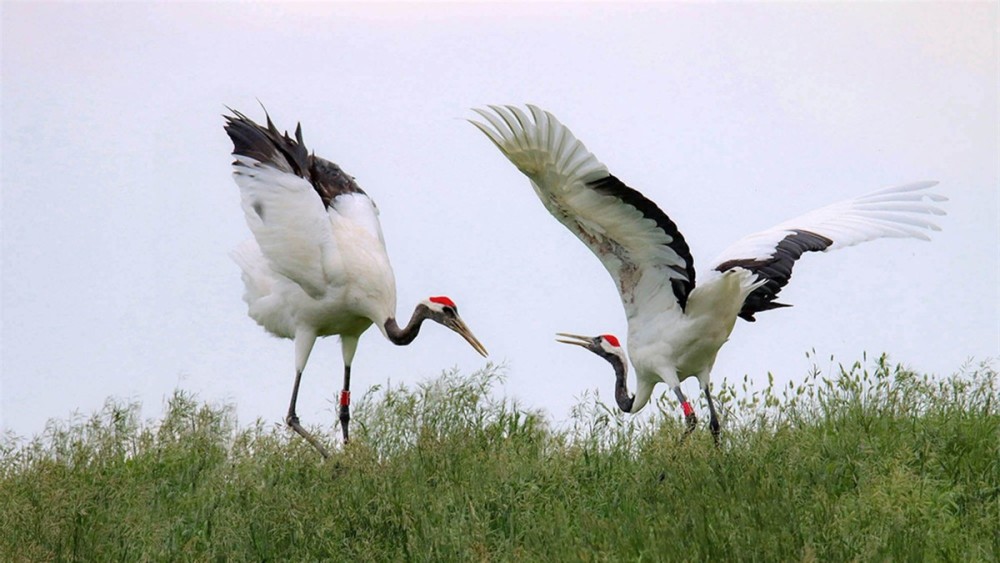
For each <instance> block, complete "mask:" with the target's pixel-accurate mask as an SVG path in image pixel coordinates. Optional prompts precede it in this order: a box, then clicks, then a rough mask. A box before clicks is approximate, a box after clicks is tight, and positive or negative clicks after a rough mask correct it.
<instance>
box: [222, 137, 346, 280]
mask: <svg viewBox="0 0 1000 563" xmlns="http://www.w3.org/2000/svg"><path fill="white" fill-rule="evenodd" d="M235 158H236V161H235V162H234V163H233V178H234V179H235V180H236V184H237V185H238V186H239V188H240V197H241V202H242V205H243V213H244V215H245V216H246V221H247V225H248V226H249V227H250V230H251V231H252V232H253V236H254V238H255V239H256V240H257V244H258V246H260V251H261V253H262V254H263V255H264V257H265V258H266V259H267V262H268V265H269V266H270V268H271V270H273V271H274V272H275V273H278V274H281V275H283V276H285V277H287V278H288V279H290V280H292V281H294V282H295V283H297V284H298V285H299V286H301V287H302V289H303V290H304V291H305V292H306V293H308V294H309V295H310V296H311V297H313V298H315V299H319V298H321V297H322V296H323V295H324V293H325V292H326V288H327V284H328V282H329V279H328V276H327V272H326V269H325V268H324V265H325V264H326V263H327V261H328V258H329V257H331V256H335V255H336V242H335V240H334V238H333V236H332V234H331V232H330V216H329V214H328V213H327V211H326V209H324V207H323V202H322V200H321V199H320V197H319V195H318V194H317V193H316V190H315V189H314V188H313V186H312V185H311V184H310V183H309V181H308V180H306V179H304V178H302V177H300V176H297V175H295V174H291V173H288V172H284V171H281V170H278V169H277V168H274V167H273V166H269V165H266V164H262V163H260V162H258V161H257V160H255V159H252V158H249V157H245V156H239V155H236V156H235Z"/></svg>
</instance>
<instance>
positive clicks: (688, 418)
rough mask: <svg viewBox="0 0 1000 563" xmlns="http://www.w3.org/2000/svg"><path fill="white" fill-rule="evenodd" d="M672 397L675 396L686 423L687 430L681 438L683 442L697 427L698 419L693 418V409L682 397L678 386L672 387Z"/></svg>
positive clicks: (685, 398)
mask: <svg viewBox="0 0 1000 563" xmlns="http://www.w3.org/2000/svg"><path fill="white" fill-rule="evenodd" d="M674 395H677V400H678V401H680V402H681V408H682V409H684V422H686V423H687V430H685V431H684V435H683V436H681V441H682V442H683V441H684V440H685V439H686V438H687V437H688V435H689V434H691V433H692V432H694V429H695V428H696V427H697V426H698V417H697V416H695V414H694V408H693V407H691V403H689V402H688V400H687V397H685V396H684V393H683V392H682V391H681V388H680V386H677V387H674Z"/></svg>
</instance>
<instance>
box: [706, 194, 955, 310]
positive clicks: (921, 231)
mask: <svg viewBox="0 0 1000 563" xmlns="http://www.w3.org/2000/svg"><path fill="white" fill-rule="evenodd" d="M936 185H937V182H916V183H913V184H906V185H902V186H893V187H889V188H884V189H881V190H878V191H875V192H872V193H869V194H866V195H863V196H860V197H856V198H854V199H849V200H845V201H841V202H838V203H834V204H831V205H827V206H826V207H821V208H819V209H816V210H814V211H810V212H808V213H806V214H804V215H800V216H799V217H796V218H794V219H791V220H788V221H785V222H783V223H780V224H778V225H775V226H774V227H771V228H770V229H766V230H763V231H760V232H757V233H753V234H751V235H748V236H746V237H743V238H742V239H740V240H738V241H736V242H735V243H734V244H733V245H732V246H730V247H729V248H727V249H726V250H725V251H723V252H722V254H720V255H719V256H718V257H717V258H716V259H715V261H714V262H713V263H712V269H713V270H715V271H718V272H725V271H726V270H730V269H732V268H737V267H740V268H745V269H748V270H751V271H753V272H754V273H756V274H757V275H758V276H759V277H761V278H763V279H766V280H767V283H765V284H764V285H763V286H761V287H760V288H758V289H757V290H755V291H754V292H753V293H752V294H751V295H750V296H749V297H748V298H747V300H746V302H745V303H744V306H743V310H742V311H741V312H740V316H741V317H743V318H744V319H746V320H749V321H753V320H754V317H753V315H754V314H755V313H757V312H759V311H766V310H768V309H774V308H776V307H784V306H786V305H784V304H781V303H777V302H775V301H774V299H775V298H776V297H777V294H778V292H780V291H781V288H783V287H784V286H785V285H786V284H787V283H788V280H789V279H790V278H791V276H792V267H793V266H794V264H795V261H796V260H798V259H799V258H800V257H801V256H802V254H803V253H805V252H819V251H823V252H827V251H830V250H835V249H838V248H843V247H846V246H853V245H855V244H860V243H862V242H866V241H869V240H874V239H878V238H884V237H910V238H918V239H923V240H930V238H929V237H928V236H927V232H928V231H938V230H940V228H939V227H938V226H937V225H936V224H934V222H932V221H931V220H930V219H929V218H928V216H930V215H944V214H945V212H944V211H943V210H942V209H941V208H940V207H938V206H937V205H934V203H936V202H943V201H947V198H946V197H944V196H942V195H939V194H935V193H932V192H928V191H927V190H928V189H929V188H931V187H933V186H936Z"/></svg>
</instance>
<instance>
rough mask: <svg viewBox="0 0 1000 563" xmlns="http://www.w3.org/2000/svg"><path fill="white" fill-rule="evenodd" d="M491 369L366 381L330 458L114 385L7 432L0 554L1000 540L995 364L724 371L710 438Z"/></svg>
mask: <svg viewBox="0 0 1000 563" xmlns="http://www.w3.org/2000/svg"><path fill="white" fill-rule="evenodd" d="M502 371H503V370H502V369H499V368H495V367H491V368H487V369H485V370H483V371H481V372H478V373H475V374H472V375H470V376H467V377H462V376H460V375H458V374H455V373H446V374H443V375H442V376H441V377H440V378H438V379H436V380H434V381H431V382H429V383H426V384H423V385H420V386H418V387H416V388H407V387H402V386H398V387H391V388H387V389H382V390H377V391H373V392H371V393H369V394H368V395H366V396H365V397H364V398H363V399H362V400H361V401H359V402H358V404H357V408H356V414H355V418H354V424H353V428H354V436H355V438H356V440H355V441H354V442H353V443H352V444H351V445H350V447H348V448H347V449H346V451H344V450H340V449H339V448H338V449H337V451H336V453H335V454H334V456H333V458H331V459H330V460H329V461H326V462H324V461H322V460H321V458H320V457H319V455H318V454H317V453H316V452H315V451H314V450H313V449H312V448H311V447H310V446H309V445H308V444H306V443H305V442H304V441H303V440H301V439H299V438H297V437H294V436H292V435H290V433H289V432H288V431H286V430H285V429H284V428H282V427H280V426H277V425H274V424H265V423H263V422H261V421H258V422H257V423H256V424H254V425H252V426H250V427H237V425H236V423H235V420H234V416H233V413H232V409H231V408H230V407H225V406H221V407H220V406H213V405H205V404H201V403H199V402H198V401H197V400H196V399H195V398H194V397H192V396H190V395H188V394H186V393H182V392H178V393H177V394H175V396H174V397H173V398H172V399H171V401H170V403H169V408H168V410H167V413H166V414H165V416H164V418H163V420H161V421H159V422H155V423H154V422H142V421H141V420H140V419H139V415H138V412H139V411H138V406H137V405H126V404H118V403H114V402H109V403H108V404H107V405H106V407H105V408H104V409H103V410H102V411H101V412H100V413H97V414H95V415H94V416H93V417H92V418H90V419H89V420H78V421H75V422H71V423H52V424H50V426H49V428H48V430H47V431H46V433H45V434H44V435H43V436H41V437H38V438H36V439H35V440H33V441H32V442H30V443H25V444H18V443H15V442H13V441H11V440H7V441H6V442H0V455H2V457H0V530H2V532H0V560H2V561H20V560H29V561H49V560H84V561H108V560H198V561H202V560H276V561H286V560H295V561H311V560H340V561H385V560H422V561H426V560H434V561H438V560H444V561H454V560H462V561H467V560H473V561H481V560H490V561H495V560H499V561H512V560H514V561H525V560H535V561H539V560H542V561H551V560H583V561H664V560H667V561H671V560H694V561H701V560H708V559H721V560H744V561H754V560H761V561H765V560H766V561H778V560H782V561H793V560H807V561H847V560H863V561H871V560H877V561H888V560H892V561H926V560H932V561H933V560H949V561H954V560H969V561H981V560H986V561H989V560H997V559H998V557H1000V555H998V554H1000V531H998V530H1000V408H998V403H997V383H998V378H997V372H996V371H995V369H993V367H992V366H991V365H990V364H984V365H980V366H977V367H974V368H967V369H963V370H962V371H960V372H959V373H958V374H956V375H953V376H951V377H949V378H945V379H932V378H928V377H924V376H919V375H916V374H914V373H911V372H908V371H906V370H905V369H902V368H900V367H898V366H892V365H889V364H888V363H887V362H886V360H885V358H880V359H878V360H876V361H874V362H871V363H870V365H866V364H861V363H859V364H855V365H854V366H849V367H846V368H840V369H839V373H836V374H833V375H831V376H830V377H824V375H823V374H821V373H820V372H819V371H816V372H814V373H813V374H811V375H810V376H809V377H808V379H807V382H806V384H805V385H802V386H800V387H788V388H785V389H781V390H779V389H775V388H774V387H773V386H771V385H769V386H768V387H766V388H764V389H760V390H756V391H755V390H754V389H752V388H749V386H748V385H747V384H746V383H745V384H744V385H747V387H748V388H746V389H744V390H743V392H741V393H736V392H735V389H734V388H733V387H732V386H729V385H723V386H722V388H721V389H720V391H719V393H718V395H719V396H720V398H721V399H723V400H724V401H725V403H726V404H725V406H724V410H725V412H726V413H728V417H727V420H726V425H725V427H724V432H725V434H724V436H725V439H724V444H723V446H722V447H721V448H719V449H717V448H715V447H713V446H712V442H711V438H710V436H709V433H708V431H707V429H705V428H704V427H702V428H699V429H698V431H697V432H696V433H695V434H694V435H693V436H692V439H690V440H688V441H686V442H684V443H680V442H679V441H678V437H679V436H680V434H681V432H682V426H681V424H680V421H679V418H680V417H679V411H678V409H677V408H676V405H675V404H672V403H671V402H669V401H668V400H667V399H665V398H661V400H660V403H658V405H657V406H658V407H659V408H660V409H662V410H663V411H664V412H663V413H662V414H657V415H656V416H653V417H645V418H639V419H634V418H630V417H624V416H622V415H619V414H617V413H615V412H613V411H612V410H610V409H609V408H608V407H606V406H604V405H603V404H602V403H600V402H599V401H598V400H597V399H596V397H588V398H585V399H584V400H583V401H582V402H581V404H580V405H579V406H578V407H577V409H576V411H575V414H574V418H573V420H572V423H571V424H569V425H567V427H566V428H560V429H555V428H552V427H551V424H550V423H549V422H548V421H546V420H545V419H544V417H542V416H541V415H539V414H538V413H536V412H531V411H530V410H527V409H524V408H522V407H520V406H519V405H517V404H516V403H514V402H512V401H510V400H506V399H496V398H494V396H493V394H492V393H491V389H493V388H494V387H495V386H496V383H497V382H498V380H499V379H500V377H501V373H502ZM736 396H739V397H742V398H741V399H739V400H736V399H735V398H734V397H736ZM653 408H656V407H653ZM699 412H706V411H705V409H704V406H703V408H702V409H701V410H700V411H699ZM315 430H317V431H318V432H321V433H322V435H323V436H325V438H326V440H327V441H329V442H330V443H335V441H336V436H337V435H338V429H337V428H335V427H333V426H332V425H331V426H330V427H327V428H325V429H319V428H316V429H315Z"/></svg>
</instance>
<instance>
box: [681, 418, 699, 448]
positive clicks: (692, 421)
mask: <svg viewBox="0 0 1000 563" xmlns="http://www.w3.org/2000/svg"><path fill="white" fill-rule="evenodd" d="M684 423H685V424H686V426H687V430H685V431H684V435H683V436H681V443H683V442H684V440H687V437H688V436H690V435H691V433H692V432H694V429H695V428H697V427H698V417H697V416H696V415H695V414H694V413H693V412H690V413H688V414H686V415H684Z"/></svg>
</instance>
